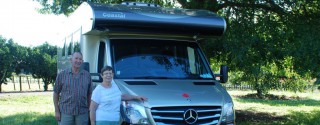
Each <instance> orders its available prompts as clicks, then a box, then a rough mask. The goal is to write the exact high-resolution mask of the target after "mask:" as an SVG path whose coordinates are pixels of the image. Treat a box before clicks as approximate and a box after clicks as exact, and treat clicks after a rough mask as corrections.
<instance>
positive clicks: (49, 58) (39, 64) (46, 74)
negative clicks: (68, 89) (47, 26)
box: [29, 43, 57, 91]
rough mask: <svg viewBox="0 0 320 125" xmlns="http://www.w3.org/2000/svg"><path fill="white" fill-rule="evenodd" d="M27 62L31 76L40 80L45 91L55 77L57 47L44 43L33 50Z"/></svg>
mask: <svg viewBox="0 0 320 125" xmlns="http://www.w3.org/2000/svg"><path fill="white" fill-rule="evenodd" d="M29 61H30V68H31V74H32V76H33V77H35V78H42V80H43V81H44V90H45V91H47V90H48V85H49V84H51V83H53V82H54V80H55V78H56V75H57V47H56V46H50V45H49V44H48V43H44V44H43V45H41V46H38V47H35V48H33V50H32V53H31V55H30V57H29Z"/></svg>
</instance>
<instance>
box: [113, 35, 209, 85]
mask: <svg viewBox="0 0 320 125" xmlns="http://www.w3.org/2000/svg"><path fill="white" fill-rule="evenodd" d="M111 50H112V55H113V57H112V59H113V64H114V69H115V78H134V79H140V78H141V79H148V78H150V79H154V78H158V79H213V78H214V77H213V75H212V73H211V72H210V68H209V66H208V63H206V62H205V59H204V57H203V56H201V54H200V53H201V50H200V49H199V47H198V45H197V43H195V42H186V41H173V40H150V39H147V40H145V39H144V40H142V39H133V40H132V39H131V40H127V39H125V40H124V39H112V40H111Z"/></svg>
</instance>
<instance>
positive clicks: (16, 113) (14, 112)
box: [0, 92, 57, 125]
mask: <svg viewBox="0 0 320 125" xmlns="http://www.w3.org/2000/svg"><path fill="white" fill-rule="evenodd" d="M0 105H1V106H0V125H8V124H10V125H57V122H56V120H55V119H54V113H53V111H54V109H53V103H52V92H50V93H47V94H45V95H43V94H41V95H27V94H23V93H22V94H12V95H11V94H10V95H7V94H6V95H0Z"/></svg>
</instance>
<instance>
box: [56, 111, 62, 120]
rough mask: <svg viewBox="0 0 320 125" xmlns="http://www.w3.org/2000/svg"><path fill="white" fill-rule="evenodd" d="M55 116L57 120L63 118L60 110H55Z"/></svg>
mask: <svg viewBox="0 0 320 125" xmlns="http://www.w3.org/2000/svg"><path fill="white" fill-rule="evenodd" d="M55 118H56V120H57V121H60V120H61V116H60V112H59V111H56V112H55Z"/></svg>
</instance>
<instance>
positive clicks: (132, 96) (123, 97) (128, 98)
mask: <svg viewBox="0 0 320 125" xmlns="http://www.w3.org/2000/svg"><path fill="white" fill-rule="evenodd" d="M121 100H122V101H129V100H139V101H142V102H144V101H147V100H148V98H146V97H143V96H134V95H129V94H122V95H121Z"/></svg>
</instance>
